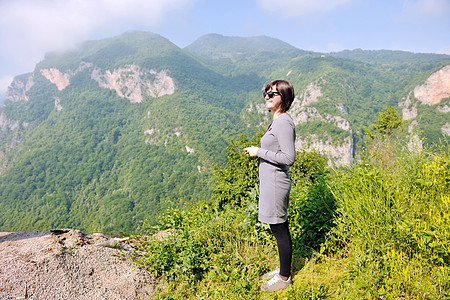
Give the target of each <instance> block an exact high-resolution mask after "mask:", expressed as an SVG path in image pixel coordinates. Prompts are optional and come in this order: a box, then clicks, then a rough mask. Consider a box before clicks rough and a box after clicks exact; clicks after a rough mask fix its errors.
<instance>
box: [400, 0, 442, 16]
mask: <svg viewBox="0 0 450 300" xmlns="http://www.w3.org/2000/svg"><path fill="white" fill-rule="evenodd" d="M401 17H402V18H404V19H411V18H423V17H425V18H449V17H450V1H449V0H404V3H403V11H402V12H401Z"/></svg>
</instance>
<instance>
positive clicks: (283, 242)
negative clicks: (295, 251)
mask: <svg viewBox="0 0 450 300" xmlns="http://www.w3.org/2000/svg"><path fill="white" fill-rule="evenodd" d="M270 229H271V230H272V233H273V235H274V236H275V239H276V240H277V246H278V255H279V257H280V275H281V276H286V277H289V276H291V262H292V239H291V234H290V232H289V227H288V221H286V222H284V223H280V224H270Z"/></svg>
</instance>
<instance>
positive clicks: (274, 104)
mask: <svg viewBox="0 0 450 300" xmlns="http://www.w3.org/2000/svg"><path fill="white" fill-rule="evenodd" d="M270 92H273V93H275V94H273V95H272V98H270V97H269V95H268V94H267V93H269V94H270ZM264 100H265V101H266V108H267V109H268V110H270V111H272V112H273V113H274V112H277V111H278V110H281V95H280V94H279V93H278V91H277V88H276V87H275V86H272V87H271V88H270V89H269V90H267V92H266V94H265V96H264Z"/></svg>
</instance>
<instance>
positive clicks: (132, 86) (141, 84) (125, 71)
mask: <svg viewBox="0 0 450 300" xmlns="http://www.w3.org/2000/svg"><path fill="white" fill-rule="evenodd" d="M168 73H169V71H168V70H161V71H159V72H157V71H155V70H153V69H151V70H146V69H142V68H140V67H139V66H136V65H128V66H125V67H123V68H118V69H115V70H114V71H112V72H110V71H109V70H106V71H102V70H101V69H99V68H95V69H94V70H93V71H92V74H91V78H92V79H93V80H95V81H96V82H97V83H98V85H99V86H100V87H103V88H109V89H112V90H115V91H116V92H117V94H118V95H119V96H120V97H122V98H126V99H128V100H130V102H132V103H137V102H142V101H143V100H144V99H145V97H151V98H156V97H160V96H164V95H171V94H173V93H174V92H175V83H174V80H173V79H172V78H171V77H170V76H169V75H168Z"/></svg>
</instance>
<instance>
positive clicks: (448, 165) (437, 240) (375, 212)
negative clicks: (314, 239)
mask: <svg viewBox="0 0 450 300" xmlns="http://www.w3.org/2000/svg"><path fill="white" fill-rule="evenodd" d="M331 190H332V191H333V194H334V196H335V197H336V201H337V207H338V208H337V215H336V220H335V222H336V225H337V226H336V227H335V228H334V229H333V230H332V232H331V234H330V235H329V237H328V241H327V249H328V250H329V251H341V252H340V254H341V255H344V256H345V257H347V258H349V260H350V261H351V263H350V265H349V269H350V274H352V278H353V279H352V280H354V282H355V284H356V286H357V287H358V288H359V289H360V290H361V291H362V292H361V293H362V295H363V296H364V297H367V296H369V298H370V297H379V296H380V295H390V296H395V297H406V298H408V297H419V298H425V299H426V298H436V297H444V296H445V297H447V296H450V292H449V291H450V278H449V276H448V272H449V264H450V261H449V255H450V247H449V245H450V244H449V243H450V218H449V216H450V215H449V208H450V207H449V201H450V200H449V199H450V158H449V155H448V152H446V151H441V152H440V153H438V154H430V153H426V152H423V153H421V154H417V153H410V152H406V151H405V152H403V153H402V154H401V155H398V154H396V155H395V164H388V165H386V164H374V163H370V161H367V160H366V161H363V162H360V163H358V164H357V165H355V166H353V167H352V168H351V169H346V170H341V171H339V172H337V173H336V174H335V176H334V180H333V183H332V187H331Z"/></svg>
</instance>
